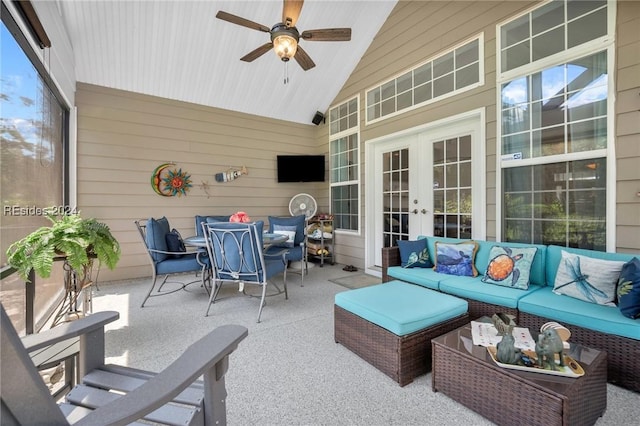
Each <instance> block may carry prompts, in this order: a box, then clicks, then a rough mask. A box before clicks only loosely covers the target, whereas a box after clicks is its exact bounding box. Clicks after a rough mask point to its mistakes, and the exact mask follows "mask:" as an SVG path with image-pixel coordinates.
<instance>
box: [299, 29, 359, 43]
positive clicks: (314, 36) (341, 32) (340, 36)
mask: <svg viewBox="0 0 640 426" xmlns="http://www.w3.org/2000/svg"><path fill="white" fill-rule="evenodd" d="M300 38H303V39H305V40H308V41H349V40H351V28H324V29H320V30H307V31H303V32H302V34H300Z"/></svg>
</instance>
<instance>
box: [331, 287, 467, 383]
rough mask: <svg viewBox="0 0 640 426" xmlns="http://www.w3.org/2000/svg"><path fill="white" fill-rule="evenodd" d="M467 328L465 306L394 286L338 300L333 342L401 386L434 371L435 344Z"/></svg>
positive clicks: (342, 295)
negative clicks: (432, 341)
mask: <svg viewBox="0 0 640 426" xmlns="http://www.w3.org/2000/svg"><path fill="white" fill-rule="evenodd" d="M468 322H469V316H468V314H467V302H466V301H465V300H463V299H459V298H457V297H454V296H450V295H447V294H443V293H439V292H437V291H434V290H429V289H427V288H424V287H421V286H418V285H415V284H408V283H405V282H402V281H391V282H388V283H383V284H378V285H374V286H370V287H365V288H360V289H357V290H349V291H345V292H342V293H338V294H336V296H335V305H334V338H335V341H336V343H340V344H342V345H343V346H345V347H346V348H348V349H349V350H351V351H352V352H354V353H355V354H357V355H359V356H360V357H361V358H362V359H364V360H365V361H367V362H369V363H370V364H371V365H373V366H374V367H376V368H377V369H378V370H380V371H382V372H383V373H385V374H386V375H388V376H389V377H391V378H392V379H393V380H395V381H396V382H398V383H399V384H400V386H404V385H406V384H408V383H411V382H412V381H413V379H414V378H416V377H418V376H420V375H422V374H425V373H427V372H428V371H429V370H430V369H431V339H432V338H434V337H437V336H440V335H441V334H445V333H448V332H449V331H451V330H455V329H456V328H458V327H461V326H463V325H464V324H467V323H468Z"/></svg>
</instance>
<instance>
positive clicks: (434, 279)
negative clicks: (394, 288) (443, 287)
mask: <svg viewBox="0 0 640 426" xmlns="http://www.w3.org/2000/svg"><path fill="white" fill-rule="evenodd" d="M387 274H388V275H389V276H390V277H393V278H395V279H398V280H401V281H405V282H408V283H413V284H417V285H420V286H422V287H426V288H430V289H433V290H438V289H439V288H440V280H442V279H443V278H446V277H447V276H446V275H444V274H440V273H438V272H435V271H434V270H433V269H430V268H403V267H402V266H391V267H389V268H388V269H387Z"/></svg>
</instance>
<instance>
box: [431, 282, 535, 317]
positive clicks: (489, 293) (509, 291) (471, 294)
mask: <svg viewBox="0 0 640 426" xmlns="http://www.w3.org/2000/svg"><path fill="white" fill-rule="evenodd" d="M540 288H541V287H540V286H538V285H535V284H533V285H530V286H529V288H528V289H526V290H521V289H518V288H511V287H502V286H497V285H493V284H488V283H483V282H482V280H481V278H480V277H475V278H472V277H456V276H452V277H450V278H447V279H444V280H442V281H440V291H443V292H445V293H447V294H453V295H455V296H459V297H463V298H465V299H471V300H477V301H479V302H484V303H490V304H492V305H499V306H504V307H507V308H514V309H515V308H517V307H518V301H519V300H520V299H521V298H523V297H524V296H526V295H527V294H530V293H533V292H536V291H538V290H539V289H540Z"/></svg>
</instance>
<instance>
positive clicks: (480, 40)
mask: <svg viewBox="0 0 640 426" xmlns="http://www.w3.org/2000/svg"><path fill="white" fill-rule="evenodd" d="M473 40H478V74H479V76H478V82H477V83H474V84H470V85H469V86H465V87H463V88H462V89H457V90H454V91H452V92H448V93H446V94H444V95H440V96H438V97H436V98H431V99H429V100H427V101H424V102H421V103H419V104H414V105H412V106H410V107H407V108H403V109H401V110H400V111H396V112H393V113H391V114H387V115H383V116H381V117H378V118H374V119H373V120H369V116H368V115H367V109H368V105H367V97H368V94H369V92H370V91H372V90H374V89H377V88H378V87H381V86H383V85H385V84H387V83H389V82H390V81H393V80H395V79H396V78H398V77H400V76H401V75H404V74H406V73H408V72H409V71H413V70H415V69H418V68H420V67H421V66H423V65H424V64H426V63H428V62H433V61H435V60H436V59H438V58H440V57H442V56H444V55H446V54H448V53H451V52H453V51H454V50H456V49H457V48H459V47H462V46H464V45H465V44H468V43H470V42H472V41H473ZM484 62H485V61H484V32H482V33H480V34H476V35H474V36H472V37H469V38H467V39H465V40H464V41H462V42H460V43H458V44H456V45H455V46H453V47H451V48H449V49H447V50H444V51H441V52H440V53H438V54H436V55H433V56H431V57H429V58H428V59H426V60H424V61H422V62H420V63H419V64H417V65H414V66H412V67H411V68H406V69H404V70H402V71H400V72H399V73H397V74H394V75H393V76H392V77H390V78H388V79H387V80H383V81H382V82H380V83H377V84H375V85H373V86H371V87H369V88H367V89H366V90H365V91H364V101H363V102H364V111H363V114H364V120H365V126H368V125H370V124H375V123H378V122H380V121H384V120H386V119H388V118H393V117H397V116H398V115H401V114H404V113H407V112H411V111H414V110H416V109H418V108H422V107H424V106H426V105H430V104H433V103H435V102H440V101H442V100H445V99H447V98H450V97H452V96H457V95H459V94H461V93H464V92H468V91H469V90H473V89H475V88H477V87H481V86H484V83H485V80H484V77H485V72H484V68H485V67H484ZM412 88H413V87H412ZM396 97H397V95H396Z"/></svg>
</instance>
